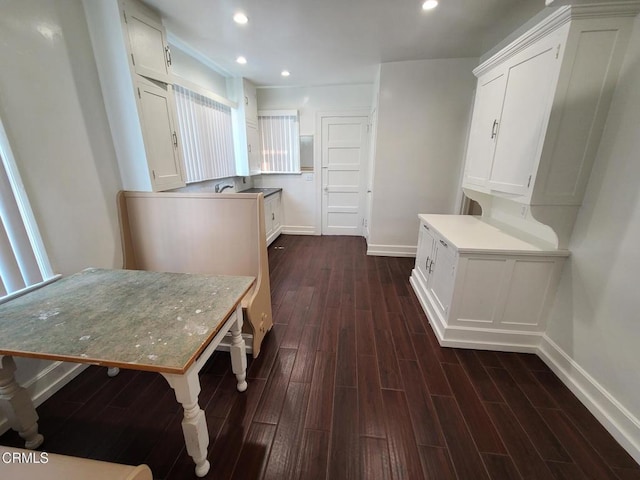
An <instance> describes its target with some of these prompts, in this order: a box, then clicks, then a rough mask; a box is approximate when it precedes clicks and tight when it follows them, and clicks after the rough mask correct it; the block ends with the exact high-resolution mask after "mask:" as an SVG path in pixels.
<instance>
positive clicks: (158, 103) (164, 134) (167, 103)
mask: <svg viewBox="0 0 640 480" xmlns="http://www.w3.org/2000/svg"><path fill="white" fill-rule="evenodd" d="M137 83H138V86H137V88H138V104H139V111H140V123H141V125H142V136H143V139H144V144H145V150H146V151H147V157H148V158H150V159H154V161H153V162H151V161H150V162H149V174H150V175H151V182H152V184H153V186H154V190H158V191H160V190H167V189H170V188H175V186H176V185H178V186H180V185H182V178H183V173H182V166H181V165H182V162H181V155H180V148H179V145H178V134H177V128H176V126H175V123H176V120H175V117H174V115H173V108H172V103H173V101H172V90H171V85H168V84H163V83H160V84H156V83H154V82H152V81H150V80H147V79H145V78H140V79H139V80H138V82H137Z"/></svg>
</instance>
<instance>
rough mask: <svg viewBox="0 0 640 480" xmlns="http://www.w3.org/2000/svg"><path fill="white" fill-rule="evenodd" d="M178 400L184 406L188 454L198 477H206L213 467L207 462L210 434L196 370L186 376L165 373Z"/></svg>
mask: <svg viewBox="0 0 640 480" xmlns="http://www.w3.org/2000/svg"><path fill="white" fill-rule="evenodd" d="M162 376H163V377H164V378H166V379H167V382H169V385H170V386H171V388H173V390H174V392H175V394H176V399H177V400H178V402H180V403H181V404H182V408H183V409H184V418H183V420H182V432H183V434H184V442H185V445H186V447H187V453H188V454H189V455H190V456H191V458H193V461H194V462H195V464H196V475H197V476H198V477H204V476H205V475H206V474H207V472H208V471H209V468H210V467H211V465H210V464H209V460H207V447H208V446H209V432H208V430H207V420H206V418H205V416H204V411H202V409H201V408H200V406H199V405H198V394H199V393H200V379H199V378H198V370H197V369H196V368H192V369H189V371H187V373H185V374H184V375H176V374H171V373H163V374H162Z"/></svg>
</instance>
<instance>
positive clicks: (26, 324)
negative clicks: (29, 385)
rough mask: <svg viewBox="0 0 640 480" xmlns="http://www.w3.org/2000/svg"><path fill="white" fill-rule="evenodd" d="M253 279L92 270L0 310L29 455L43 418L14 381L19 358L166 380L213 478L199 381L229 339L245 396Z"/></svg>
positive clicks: (10, 412)
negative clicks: (246, 323)
mask: <svg viewBox="0 0 640 480" xmlns="http://www.w3.org/2000/svg"><path fill="white" fill-rule="evenodd" d="M254 281H255V279H254V278H253V277H241V276H222V275H195V274H194V275H192V274H180V273H158V272H147V271H137V270H100V269H88V270H84V271H83V272H80V273H77V274H75V275H72V276H70V277H66V278H63V279H61V280H59V281H57V282H55V283H52V284H49V285H46V286H44V287H42V288H40V289H38V290H35V291H33V292H30V293H27V294H25V295H23V296H21V297H18V298H15V299H13V300H10V301H9V302H7V303H5V304H2V305H0V326H1V329H0V400H4V401H2V402H0V404H2V405H3V407H4V410H5V414H6V416H7V418H8V419H9V422H10V425H11V428H13V429H14V430H16V431H17V432H18V433H19V434H20V436H21V437H22V438H24V439H25V445H26V447H27V448H32V449H33V448H37V447H39V446H40V445H41V444H42V442H43V440H44V439H43V437H42V435H41V434H39V433H38V423H37V421H38V415H37V413H36V411H35V408H34V406H33V403H32V402H31V399H30V397H29V395H28V393H27V391H26V390H25V389H24V388H22V387H21V386H19V385H18V384H17V383H16V381H15V378H14V372H15V370H16V366H15V362H14V360H13V356H20V357H31V358H39V359H47V360H61V361H65V362H76V363H90V364H95V365H104V366H106V367H110V369H112V370H111V371H113V369H117V368H129V369H134V370H148V371H153V372H158V373H160V374H161V375H162V376H163V377H164V378H165V379H166V380H167V382H168V383H169V385H170V386H171V388H173V390H174V391H175V395H176V399H177V400H178V402H180V404H182V406H183V408H184V419H183V421H182V430H183V433H184V438H185V443H186V448H187V452H188V453H189V455H190V456H191V457H192V458H193V461H194V462H195V464H196V469H195V471H196V475H197V476H199V477H202V476H204V475H206V474H207V472H208V471H209V467H210V465H209V462H208V460H207V446H208V445H209V434H208V431H207V425H206V419H205V415H204V412H203V411H202V409H201V408H200V406H199V405H198V394H199V393H200V380H199V378H198V373H199V371H200V369H201V368H202V366H203V365H204V364H205V363H206V361H207V360H208V359H209V357H210V356H211V354H212V353H213V352H214V350H215V349H216V347H217V346H218V344H219V343H220V341H221V340H222V338H223V337H224V335H225V334H226V333H227V332H229V331H230V332H231V336H232V346H231V364H232V369H233V373H234V374H235V375H236V378H237V381H238V387H237V388H238V390H239V391H241V392H242V391H244V390H246V388H247V382H246V380H245V379H246V366H247V358H246V352H245V344H244V340H243V339H242V335H241V328H242V307H241V306H240V302H241V300H242V298H243V297H244V295H245V294H246V293H247V291H248V290H249V289H250V288H251V286H252V285H253V282H254Z"/></svg>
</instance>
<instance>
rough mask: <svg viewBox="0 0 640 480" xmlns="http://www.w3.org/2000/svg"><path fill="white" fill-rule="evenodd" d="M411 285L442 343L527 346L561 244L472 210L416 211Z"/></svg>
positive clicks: (553, 278)
mask: <svg viewBox="0 0 640 480" xmlns="http://www.w3.org/2000/svg"><path fill="white" fill-rule="evenodd" d="M419 218H420V233H419V241H418V251H417V255H416V265H415V268H414V269H413V271H412V273H411V278H410V282H411V285H412V287H413V289H414V291H415V292H416V295H417V296H418V299H419V300H420V304H421V305H422V308H423V309H424V311H425V313H426V314H427V317H428V318H429V322H430V324H431V326H432V328H433V330H434V332H435V334H436V336H437V338H438V341H439V342H440V344H441V345H442V346H447V347H462V348H474V349H485V350H502V351H514V352H535V351H536V349H537V348H538V345H540V341H541V338H542V335H543V333H544V329H545V323H546V317H547V314H548V311H549V308H550V306H551V303H552V301H553V298H554V296H555V291H556V287H557V284H558V281H559V278H560V274H561V271H562V266H563V264H564V260H565V258H566V257H567V256H568V255H569V252H568V251H566V250H552V249H551V250H548V249H545V248H544V247H541V246H537V245H535V244H532V243H529V242H527V241H525V240H522V239H520V238H518V237H515V236H513V235H512V234H510V233H507V232H505V231H504V230H502V229H500V228H499V227H498V226H496V225H493V224H491V223H488V222H486V221H485V220H483V219H482V218H480V217H472V216H465V215H420V216H419Z"/></svg>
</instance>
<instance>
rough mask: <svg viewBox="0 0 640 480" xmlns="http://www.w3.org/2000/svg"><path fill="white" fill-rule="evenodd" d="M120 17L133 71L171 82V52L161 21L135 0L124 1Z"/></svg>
mask: <svg viewBox="0 0 640 480" xmlns="http://www.w3.org/2000/svg"><path fill="white" fill-rule="evenodd" d="M123 16H124V21H125V24H126V31H127V37H128V39H129V47H130V54H129V55H130V57H131V63H132V65H133V70H134V71H135V73H137V74H138V75H142V76H143V77H147V78H152V79H154V80H159V81H161V82H164V83H172V82H173V80H172V79H171V71H170V65H171V51H170V50H169V45H168V43H167V39H166V35H165V30H164V27H163V26H162V22H160V21H159V19H158V18H157V16H155V15H154V14H153V12H150V11H148V9H147V8H145V7H144V6H143V5H140V4H139V3H137V2H130V1H127V2H124V12H123Z"/></svg>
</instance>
